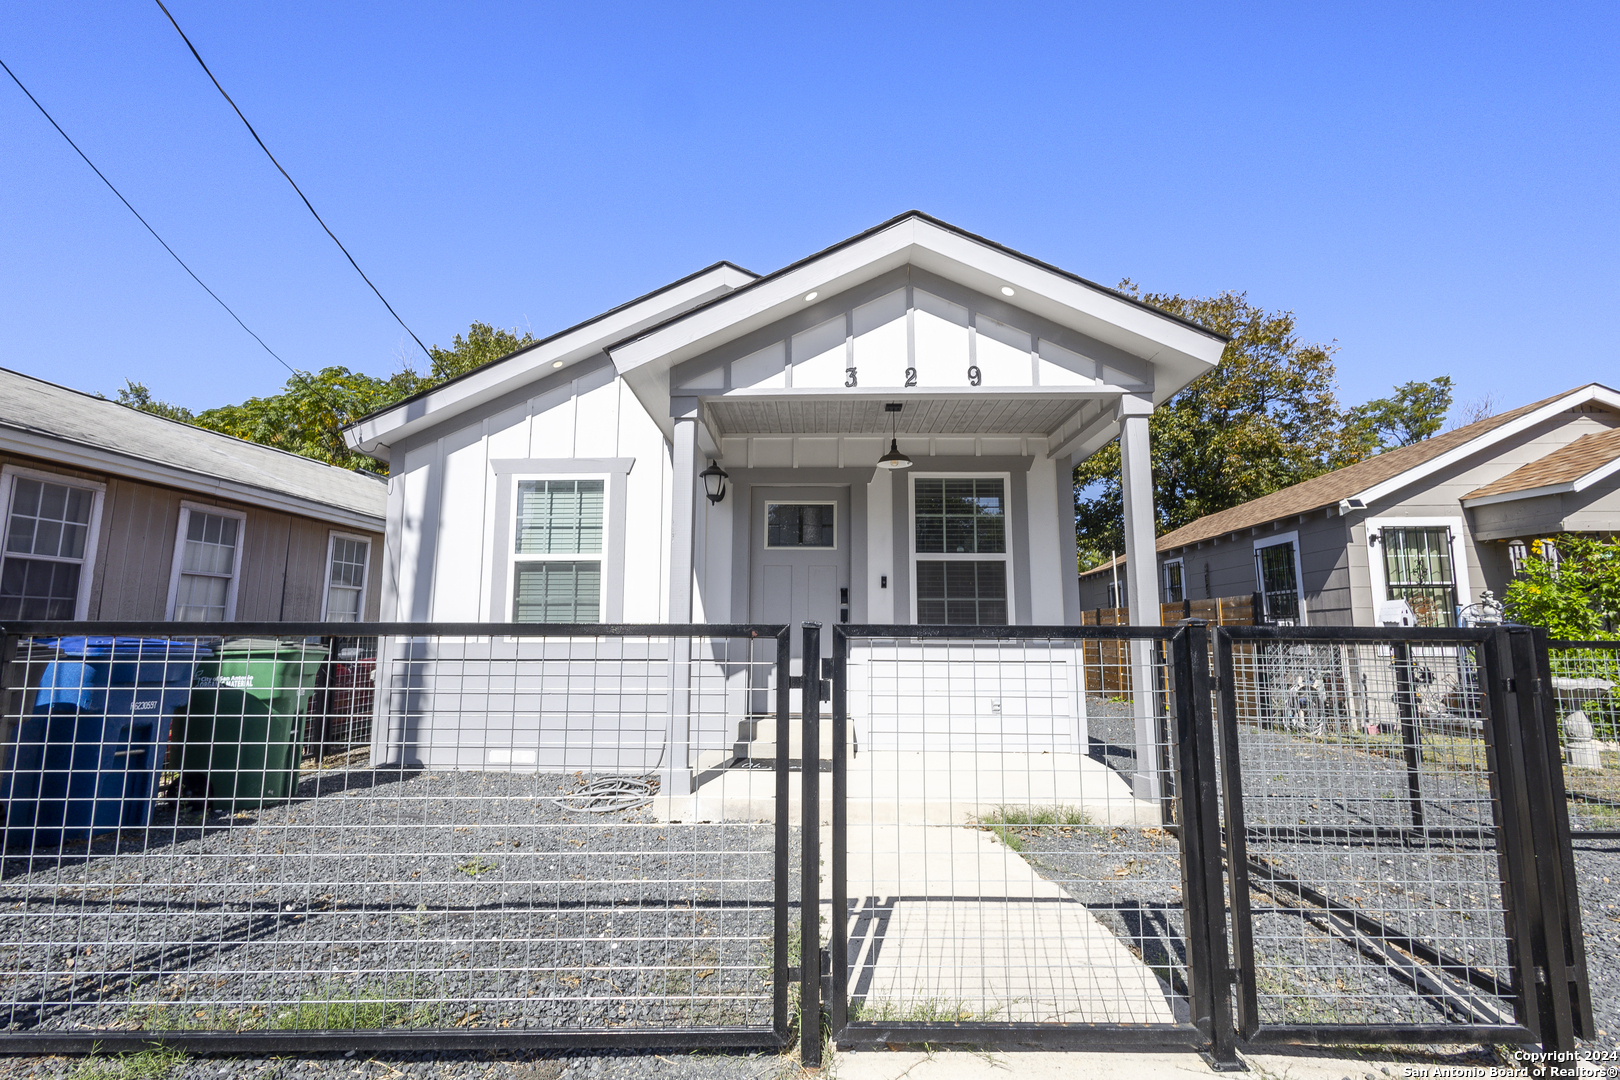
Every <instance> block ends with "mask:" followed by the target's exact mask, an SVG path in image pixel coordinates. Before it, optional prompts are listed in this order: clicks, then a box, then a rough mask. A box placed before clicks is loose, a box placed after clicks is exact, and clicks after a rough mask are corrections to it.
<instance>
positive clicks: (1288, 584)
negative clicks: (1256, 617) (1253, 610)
mask: <svg viewBox="0 0 1620 1080" xmlns="http://www.w3.org/2000/svg"><path fill="white" fill-rule="evenodd" d="M1254 564H1255V580H1256V584H1257V585H1258V586H1259V589H1260V601H1261V605H1262V607H1263V610H1264V612H1265V620H1266V622H1267V623H1270V624H1272V625H1275V626H1297V625H1298V624H1299V571H1298V567H1296V566H1295V565H1294V542H1293V541H1292V540H1285V541H1283V542H1282V543H1279V544H1268V545H1266V546H1265V547H1257V548H1255V549H1254Z"/></svg>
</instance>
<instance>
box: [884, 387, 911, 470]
mask: <svg viewBox="0 0 1620 1080" xmlns="http://www.w3.org/2000/svg"><path fill="white" fill-rule="evenodd" d="M901 407H902V406H901V404H900V402H898V401H891V402H888V403H887V404H885V405H884V406H883V411H884V412H886V413H888V414H889V452H888V453H887V454H884V455H883V456H882V457H880V458H878V461H877V463H878V468H880V469H909V468H911V465H912V462H911V459H910V458H908V457H906V455H904V454H902V453H901V452H900V441H899V438H898V435H897V432H896V426H897V425H898V424H899V423H900V421H899V419H898V418H897V416H896V414H898V413H899V412H900V409H901Z"/></svg>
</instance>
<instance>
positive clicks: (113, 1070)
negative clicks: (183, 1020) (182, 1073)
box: [68, 1046, 186, 1080]
mask: <svg viewBox="0 0 1620 1080" xmlns="http://www.w3.org/2000/svg"><path fill="white" fill-rule="evenodd" d="M185 1060H186V1052H185V1051H184V1050H176V1049H173V1048H171V1047H162V1046H154V1047H152V1048H151V1049H150V1050H142V1051H139V1052H138V1053H134V1054H119V1055H118V1056H117V1057H110V1058H108V1057H102V1056H101V1055H100V1054H99V1053H96V1052H95V1051H91V1053H90V1055H89V1056H88V1057H86V1058H84V1059H83V1060H81V1061H80V1062H79V1063H78V1066H77V1067H76V1068H75V1069H74V1070H73V1071H72V1072H71V1073H69V1074H68V1078H69V1080H162V1078H163V1077H165V1076H168V1075H169V1073H170V1072H172V1071H173V1070H174V1069H175V1068H176V1067H177V1066H179V1065H182V1064H184V1063H185Z"/></svg>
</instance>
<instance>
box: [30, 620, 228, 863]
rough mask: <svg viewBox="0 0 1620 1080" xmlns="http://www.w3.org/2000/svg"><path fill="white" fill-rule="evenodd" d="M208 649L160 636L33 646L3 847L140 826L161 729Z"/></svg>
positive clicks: (159, 754)
mask: <svg viewBox="0 0 1620 1080" xmlns="http://www.w3.org/2000/svg"><path fill="white" fill-rule="evenodd" d="M212 655H213V650H211V649H210V648H209V647H208V646H206V645H201V644H198V643H196V642H193V641H170V640H168V639H165V638H132V637H131V638H126V637H120V638H114V637H65V638H51V639H45V640H40V641H36V642H34V643H33V648H32V649H31V650H30V653H29V657H28V660H29V663H30V666H32V664H34V663H37V662H39V661H40V660H44V661H45V663H44V666H43V668H42V669H41V671H40V679H39V685H38V687H37V688H31V689H30V691H29V693H30V695H31V697H32V699H33V704H32V708H31V709H30V712H29V714H28V715H27V716H25V717H24V718H23V720H22V722H21V723H20V724H18V726H17V733H16V736H15V739H14V742H13V745H12V748H11V749H12V766H11V771H10V773H9V775H7V776H6V777H5V781H4V784H3V786H0V798H3V803H0V805H3V806H4V809H5V843H6V846H7V847H13V846H21V847H29V848H33V849H34V850H36V851H37V850H43V849H49V848H56V847H60V846H61V845H62V844H63V843H64V842H66V841H70V840H86V839H89V838H90V837H91V836H92V835H94V834H95V833H99V832H108V831H113V830H117V829H125V828H138V827H140V826H143V825H145V824H147V823H148V821H149V820H150V819H151V814H152V800H153V795H154V794H155V792H156V788H157V783H158V776H159V773H160V772H161V771H162V769H163V759H164V757H165V755H166V754H167V752H168V746H169V723H170V720H171V718H172V717H173V715H174V713H175V712H176V711H177V710H180V709H183V708H185V706H186V703H187V701H188V700H189V699H190V697H191V682H192V674H193V671H194V669H195V667H196V665H197V664H198V663H199V662H200V661H203V660H205V659H207V658H208V657H210V656H212Z"/></svg>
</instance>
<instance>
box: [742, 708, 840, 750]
mask: <svg viewBox="0 0 1620 1080" xmlns="http://www.w3.org/2000/svg"><path fill="white" fill-rule="evenodd" d="M737 728H738V730H737V745H736V753H737V756H738V757H739V758H744V759H746V760H749V761H774V760H775V759H776V717H774V716H761V717H755V718H752V719H748V720H744V721H742V722H741V723H739V724H738V725H737ZM820 741H821V759H822V760H823V761H831V760H832V718H831V717H829V716H827V715H825V714H823V716H822V717H821V740H820ZM803 752H804V719H803V717H800V716H796V715H790V716H789V717H788V756H790V757H792V758H799V757H801V756H803Z"/></svg>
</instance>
